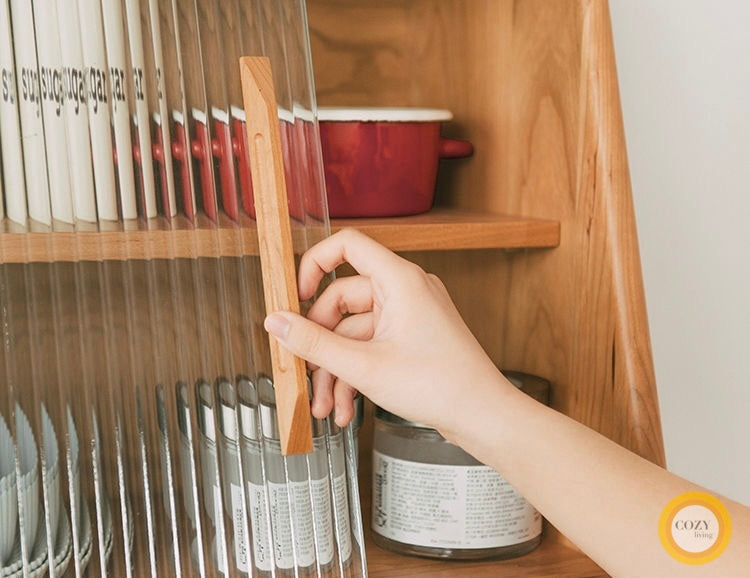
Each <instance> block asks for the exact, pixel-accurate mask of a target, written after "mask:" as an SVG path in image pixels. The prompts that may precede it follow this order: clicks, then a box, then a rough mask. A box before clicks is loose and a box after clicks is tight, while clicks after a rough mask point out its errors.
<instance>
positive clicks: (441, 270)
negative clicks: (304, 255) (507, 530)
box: [308, 0, 664, 577]
mask: <svg viewBox="0 0 750 578" xmlns="http://www.w3.org/2000/svg"><path fill="white" fill-rule="evenodd" d="M308 12H309V25H310V38H311V45H312V52H313V61H314V69H315V78H316V87H317V94H318V104H319V105H323V106H335V105H341V106H344V105H346V106H368V105H371V106H429V107H438V108H447V109H450V110H451V111H452V112H453V114H454V117H455V120H454V122H452V123H450V124H448V125H447V126H446V127H445V132H446V133H447V134H449V135H450V136H456V137H460V138H466V139H469V140H471V141H472V142H473V143H474V146H475V154H474V156H473V157H472V158H470V159H466V160H461V161H444V162H443V164H442V165H441V174H440V178H439V187H438V189H439V190H438V199H437V208H436V209H435V210H434V211H433V213H431V214H430V215H424V216H421V217H413V218H409V219H403V220H400V221H399V220H393V221H369V220H368V221H362V222H353V221H348V222H347V223H346V224H347V225H355V226H356V225H358V224H359V225H362V228H363V230H364V231H366V232H369V233H371V234H373V235H374V236H375V237H376V238H379V239H381V240H383V241H384V242H385V243H386V244H388V245H390V246H391V247H393V248H394V249H397V250H400V251H404V252H406V253H407V256H408V257H409V258H411V259H413V260H415V261H417V262H418V263H420V264H421V265H422V266H424V267H425V268H427V269H428V270H430V271H432V272H434V273H436V274H437V275H439V276H440V277H441V278H442V279H443V280H444V282H445V283H446V286H447V287H448V289H449V291H450V292H451V295H452V296H453V298H454V300H455V301H456V303H457V305H458V307H459V309H460V311H461V312H462V314H463V316H464V318H465V319H466V321H467V323H468V324H469V326H470V327H471V329H472V330H473V331H474V332H475V334H476V335H477V337H478V338H479V340H480V341H481V343H482V344H483V346H484V347H485V348H486V350H487V351H488V352H489V354H490V355H491V357H492V358H493V359H494V360H496V362H497V364H498V365H499V366H500V367H503V368H505V369H515V370H520V371H525V372H528V373H533V374H537V375H541V376H544V377H546V378H548V379H550V380H551V382H552V383H553V391H552V404H553V406H554V407H555V408H556V409H558V410H559V411H562V412H564V413H566V414H567V415H569V416H571V417H573V418H575V419H576V420H578V421H580V422H582V423H584V424H586V425H588V426H590V427H592V428H594V429H596V430H598V431H600V432H601V433H603V434H604V435H606V436H608V437H609V438H611V439H613V440H615V441H616V442H618V443H620V444H622V445H624V446H625V447H627V448H630V449H631V450H633V451H635V452H637V453H638V454H640V455H642V456H644V457H646V458H648V459H649V460H651V461H653V462H655V463H658V464H661V465H663V464H664V449H663V443H662V434H661V427H660V419H659V413H658V404H657V397H656V387H655V382H654V370H653V363H652V357H651V348H650V341H649V330H648V322H647V316H646V309H645V301H644V293H643V285H642V277H641V268H640V262H639V254H638V243H637V236H636V226H635V220H634V213H633V205H632V198H631V190H630V179H629V175H628V165H627V157H626V149H625V138H624V132H623V124H622V116H621V109H620V100H619V94H618V86H617V73H616V68H615V55H614V51H613V44H612V32H611V27H610V21H609V18H610V16H609V9H608V5H607V2H606V1H605V0H565V1H556V2H550V1H549V0H515V1H514V0H491V1H490V0H485V1H472V2H466V1H465V0H361V1H358V2H353V1H351V0H308ZM465 211H470V212H471V213H470V214H471V215H473V217H467V214H466V213H465ZM497 215H523V218H511V217H502V216H497ZM506 219H507V220H506ZM336 226H339V223H338V222H334V228H335V227H336ZM558 226H559V229H558ZM430 227H434V228H435V229H433V230H430V229H429V228H430ZM440 227H444V231H445V233H444V234H442V233H437V234H434V233H433V231H439V230H440ZM521 230H523V231H524V232H523V233H519V231H521ZM428 231H429V232H428ZM509 231H513V233H511V232H509ZM516 234H518V235H520V237H518V236H516ZM466 249H471V250H466ZM501 249H513V250H501ZM436 250H437V251H436ZM468 386H469V384H467V387H468ZM363 438H364V444H365V445H366V444H367V434H366V433H365V434H364V435H363ZM367 460H368V455H367V450H366V449H365V450H364V451H363V462H364V463H365V464H366V463H367ZM367 477H368V476H367V473H366V472H363V484H362V494H363V496H365V497H366V496H367V494H368V491H369V480H368V479H367ZM546 534H547V535H546V538H545V541H544V542H543V545H542V546H541V547H540V548H539V549H538V550H537V551H535V552H533V553H531V554H529V555H528V556H526V557H523V558H520V559H518V560H515V561H509V562H486V563H471V564H456V563H446V562H431V561H424V560H420V559H415V558H406V557H401V556H397V555H394V554H389V553H386V552H384V551H382V550H380V549H378V548H377V547H375V546H371V547H370V548H369V550H368V557H369V562H370V564H369V565H370V569H371V574H372V575H373V576H376V577H377V576H397V575H402V576H417V575H424V576H439V575H445V576H457V575H469V574H471V575H480V576H481V575H485V576H490V575H500V574H502V575H503V576H547V575H549V576H598V575H602V574H603V573H602V572H601V570H598V568H597V567H596V565H594V564H593V563H592V562H590V561H589V560H588V559H587V558H586V557H585V556H582V555H581V554H579V553H577V552H576V551H575V550H574V549H571V548H570V547H569V545H568V544H567V543H566V540H565V539H564V537H562V536H560V535H559V534H557V533H556V532H555V531H554V529H552V528H547V531H546Z"/></svg>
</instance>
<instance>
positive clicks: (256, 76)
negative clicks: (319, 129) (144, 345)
mask: <svg viewBox="0 0 750 578" xmlns="http://www.w3.org/2000/svg"><path fill="white" fill-rule="evenodd" d="M240 72H241V76H242V96H243V99H244V104H245V117H246V119H247V144H248V150H249V154H250V172H251V174H252V179H253V193H254V196H255V214H256V221H257V224H258V242H259V245H260V263H261V269H262V272H263V293H264V295H265V300H266V311H267V312H268V313H271V312H273V311H280V310H286V311H294V312H296V313H298V312H299V296H298V294H297V273H296V270H295V266H294V251H293V248H292V232H291V226H290V223H289V208H288V204H287V193H286V182H285V180H284V165H283V161H282V149H281V135H280V131H279V117H278V111H277V107H276V95H275V91H274V86H273V76H272V73H271V64H270V61H269V60H268V58H265V57H243V58H241V59H240ZM269 339H270V345H271V362H272V365H273V381H274V390H275V392H276V407H277V410H278V416H279V433H280V437H281V451H282V453H283V454H284V455H287V454H301V453H309V452H311V451H312V428H311V426H312V424H311V418H310V402H309V397H308V391H307V373H306V370H305V362H304V361H303V360H302V359H300V358H299V357H296V356H294V355H292V354H291V353H289V351H287V350H286V349H284V348H283V347H281V346H280V345H279V343H278V342H277V341H276V340H275V339H274V338H272V337H269Z"/></svg>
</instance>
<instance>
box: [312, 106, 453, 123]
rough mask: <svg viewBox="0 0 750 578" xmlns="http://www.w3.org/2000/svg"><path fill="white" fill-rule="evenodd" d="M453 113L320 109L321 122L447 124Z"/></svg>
mask: <svg viewBox="0 0 750 578" xmlns="http://www.w3.org/2000/svg"><path fill="white" fill-rule="evenodd" d="M452 119H453V113H452V112H451V111H449V110H444V109H440V108H409V107H405V108H397V107H362V108H353V107H337V106H331V107H328V106H321V107H320V108H318V120H319V121H321V122H446V121H449V120H452Z"/></svg>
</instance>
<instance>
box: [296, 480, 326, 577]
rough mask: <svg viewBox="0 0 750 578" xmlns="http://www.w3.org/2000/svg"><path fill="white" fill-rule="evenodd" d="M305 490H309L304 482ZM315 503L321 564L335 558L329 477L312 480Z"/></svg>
mask: <svg viewBox="0 0 750 578" xmlns="http://www.w3.org/2000/svg"><path fill="white" fill-rule="evenodd" d="M303 485H304V486H305V491H306V492H308V491H309V490H307V488H306V486H307V483H304V484H303ZM310 485H311V487H312V496H313V505H314V508H315V541H316V543H317V548H318V562H319V563H320V565H321V566H325V565H327V564H330V563H331V561H332V560H333V514H332V512H331V498H330V494H329V489H328V479H327V478H323V479H322V480H311V482H310Z"/></svg>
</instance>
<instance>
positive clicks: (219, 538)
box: [213, 486, 227, 576]
mask: <svg viewBox="0 0 750 578" xmlns="http://www.w3.org/2000/svg"><path fill="white" fill-rule="evenodd" d="M213 489H214V523H215V524H216V537H215V538H214V543H215V544H216V565H217V567H218V569H219V573H220V574H224V575H225V576H226V573H227V550H226V544H225V542H224V539H225V538H226V535H225V533H224V524H223V520H224V518H223V517H222V515H221V492H220V491H219V486H214V487H213Z"/></svg>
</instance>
